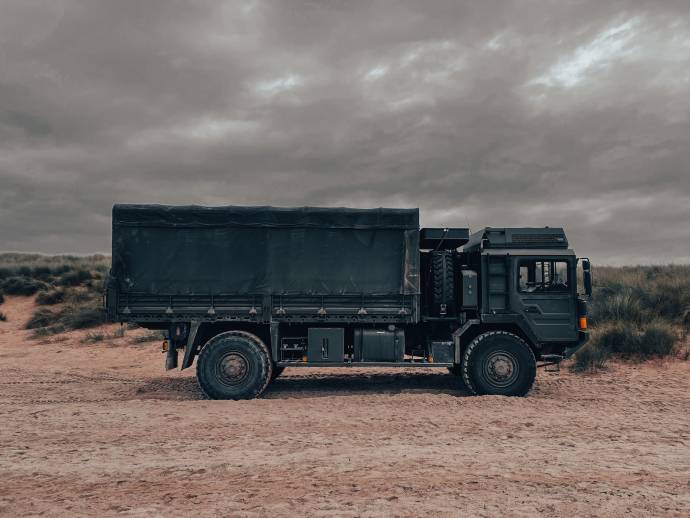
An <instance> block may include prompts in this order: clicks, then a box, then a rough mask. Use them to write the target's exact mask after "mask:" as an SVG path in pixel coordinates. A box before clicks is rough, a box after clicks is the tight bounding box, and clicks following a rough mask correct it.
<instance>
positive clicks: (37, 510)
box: [0, 297, 690, 516]
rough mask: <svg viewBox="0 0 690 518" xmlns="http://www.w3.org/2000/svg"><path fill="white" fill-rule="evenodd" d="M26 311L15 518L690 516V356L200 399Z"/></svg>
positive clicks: (121, 352) (6, 447)
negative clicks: (44, 329) (490, 378)
mask: <svg viewBox="0 0 690 518" xmlns="http://www.w3.org/2000/svg"><path fill="white" fill-rule="evenodd" d="M32 308H33V303H32V301H31V299H27V298H12V297H9V298H8V300H7V301H6V303H5V304H3V305H2V306H1V307H0V310H2V311H3V312H4V313H6V315H7V317H8V321H7V322H4V323H2V322H0V365H1V367H0V369H1V371H0V372H1V374H2V376H1V378H0V391H1V395H0V423H1V426H0V514H2V515H5V516H20V515H21V516H24V515H40V514H43V515H47V516H78V515H89V516H93V515H100V516H111V515H130V516H156V515H165V516H171V515H180V516H182V515H191V514H192V513H193V514H194V515H196V516H234V515H238V516H296V515H313V516H379V515H386V516H420V515H432V516H457V515H467V516H533V515H546V516H555V515H560V516H623V515H632V516H690V430H689V424H690V362H687V361H680V360H672V361H667V362H659V363H653V364H646V365H644V366H634V365H624V364H617V365H614V366H613V367H612V368H611V370H610V371H609V372H606V373H603V374H598V375H587V376H582V375H573V374H569V373H567V372H563V371H561V373H560V374H553V373H544V372H540V373H539V376H538V378H537V385H536V387H535V389H534V391H533V392H532V393H531V394H530V396H529V397H527V398H520V399H517V398H502V397H491V396H489V397H469V396H467V395H466V394H465V393H464V392H462V391H461V390H460V389H458V387H457V383H456V381H455V379H454V378H453V376H451V375H450V374H447V373H446V372H445V370H444V371H440V370H439V371H436V370H424V369H405V370H403V371H401V370H376V371H373V370H367V369H319V370H312V369H288V370H286V372H285V374H284V375H283V376H282V377H281V378H279V379H278V380H276V381H275V382H274V383H273V384H272V385H271V387H269V389H268V391H267V393H266V394H265V397H264V398H263V399H260V400H255V401H242V402H226V401H208V400H204V399H203V398H202V397H201V394H200V393H199V390H198V388H197V385H196V381H195V379H194V377H193V374H194V373H193V372H183V373H180V372H172V373H165V371H164V370H163V362H164V356H163V355H162V354H160V352H159V347H160V345H159V344H154V343H148V344H134V343H132V341H133V340H132V339H133V337H134V336H137V334H141V333H142V332H143V331H140V330H136V331H128V332H127V335H126V336H125V337H124V338H119V339H116V340H112V341H110V342H105V343H103V342H102V343H98V344H90V345H89V344H82V343H80V340H81V338H83V336H84V334H85V333H83V332H81V333H77V332H75V333H70V334H68V335H66V338H65V337H63V338H62V339H60V338H59V337H53V338H52V339H51V340H43V341H41V340H31V339H30V338H29V335H30V332H28V331H24V330H22V326H23V323H24V321H25V320H26V318H27V317H28V315H29V314H30V312H31V311H32ZM108 329H110V330H113V329H115V327H112V326H111V327H110V328H108ZM56 338H57V340H56ZM192 371H193V370H192Z"/></svg>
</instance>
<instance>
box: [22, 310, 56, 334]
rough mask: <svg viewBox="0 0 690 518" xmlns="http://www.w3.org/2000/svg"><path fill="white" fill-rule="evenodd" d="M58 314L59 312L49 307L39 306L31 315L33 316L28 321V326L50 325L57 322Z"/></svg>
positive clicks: (35, 327)
mask: <svg viewBox="0 0 690 518" xmlns="http://www.w3.org/2000/svg"><path fill="white" fill-rule="evenodd" d="M57 316H58V315H57V314H55V313H53V312H52V311H51V310H49V309H47V308H39V309H37V310H36V311H35V312H34V314H33V315H31V318H30V319H29V321H28V322H27V323H26V328H27V329H38V328H39V327H48V326H49V325H51V324H54V323H55V320H56V318H57Z"/></svg>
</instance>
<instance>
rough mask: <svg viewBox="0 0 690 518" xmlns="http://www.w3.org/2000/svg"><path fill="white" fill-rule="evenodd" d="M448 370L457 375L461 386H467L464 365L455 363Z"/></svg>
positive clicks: (462, 387)
mask: <svg viewBox="0 0 690 518" xmlns="http://www.w3.org/2000/svg"><path fill="white" fill-rule="evenodd" d="M448 372H449V373H450V374H451V375H452V376H455V378H456V379H457V382H458V383H459V388H461V389H464V388H466V387H465V380H464V379H463V378H462V365H457V364H456V365H453V366H452V367H448Z"/></svg>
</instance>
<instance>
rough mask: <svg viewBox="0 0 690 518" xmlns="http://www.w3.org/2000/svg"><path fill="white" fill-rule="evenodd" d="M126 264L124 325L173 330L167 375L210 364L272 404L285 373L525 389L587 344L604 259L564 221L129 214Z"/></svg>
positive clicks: (120, 210)
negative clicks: (344, 370) (471, 224)
mask: <svg viewBox="0 0 690 518" xmlns="http://www.w3.org/2000/svg"><path fill="white" fill-rule="evenodd" d="M112 258H113V264H112V269H111V272H110V276H109V280H108V283H107V288H106V310H107V312H108V316H109V319H110V320H111V321H114V322H135V323H137V324H139V325H141V326H143V327H146V328H150V329H160V330H164V331H165V332H166V333H167V336H168V340H167V344H168V349H167V357H166V367H167V368H168V369H172V368H175V367H177V366H178V364H179V365H181V368H182V369H186V368H188V367H190V366H192V364H193V363H194V360H195V359H196V363H197V376H198V380H199V383H200V385H201V387H202V389H203V390H204V392H205V393H206V394H207V395H208V396H209V397H211V398H218V399H248V398H254V397H257V396H259V395H260V394H261V393H262V392H263V391H264V390H265V389H266V387H267V386H268V384H269V383H270V382H271V380H273V379H275V377H277V376H278V375H280V373H281V372H282V371H283V369H284V368H285V367H312V366H318V367H342V366H354V365H356V366H379V367H380V366H389V367H400V366H416V367H429V368H438V367H442V368H448V369H449V370H450V371H451V372H452V373H453V374H455V375H457V376H458V377H459V378H461V379H462V382H464V384H465V385H466V387H467V388H468V389H469V390H470V391H471V392H472V393H475V394H500V395H509V396H522V395H525V394H527V393H528V392H529V390H530V388H531V387H532V384H533V382H534V378H535V375H536V369H537V366H538V363H539V362H541V364H543V365H547V364H558V362H560V361H561V360H563V359H565V358H567V357H569V356H570V355H572V354H573V353H574V352H575V351H577V349H578V348H580V347H581V346H582V345H583V344H584V343H585V342H586V340H587V318H586V316H587V304H586V301H585V297H589V296H591V274H590V267H589V261H588V260H587V259H581V260H578V258H577V257H576V255H575V253H574V252H573V251H572V250H571V249H570V248H569V247H568V240H567V238H566V236H565V233H564V232H563V229H561V228H549V227H545V228H485V229H482V230H479V231H477V232H473V233H470V232H469V229H466V228H422V229H420V227H419V210H418V209H349V208H335V209H331V208H314V207H302V208H276V207H197V206H190V207H172V206H161V205H116V206H114V207H113V250H112ZM578 266H579V268H578ZM578 269H579V270H580V271H581V281H582V282H581V285H582V286H583V287H584V290H583V291H584V292H585V293H584V294H579V293H578V290H577V286H578ZM180 353H182V354H181V358H180ZM459 383H460V380H459Z"/></svg>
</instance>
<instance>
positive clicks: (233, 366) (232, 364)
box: [220, 353, 249, 383]
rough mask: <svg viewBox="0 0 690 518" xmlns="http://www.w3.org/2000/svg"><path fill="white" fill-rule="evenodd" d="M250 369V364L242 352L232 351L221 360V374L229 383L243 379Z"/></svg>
mask: <svg viewBox="0 0 690 518" xmlns="http://www.w3.org/2000/svg"><path fill="white" fill-rule="evenodd" d="M248 371H249V364H248V363H247V360H246V358H245V357H244V356H242V355H241V354H237V353H230V354H228V355H227V356H225V358H223V360H222V361H221V362H220V374H221V375H222V377H223V378H224V381H227V382H229V383H237V382H239V381H242V379H244V377H245V376H246V375H247V372H248Z"/></svg>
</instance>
